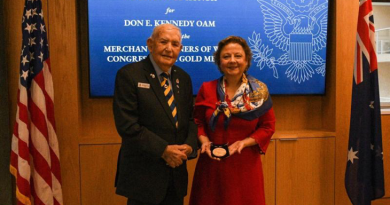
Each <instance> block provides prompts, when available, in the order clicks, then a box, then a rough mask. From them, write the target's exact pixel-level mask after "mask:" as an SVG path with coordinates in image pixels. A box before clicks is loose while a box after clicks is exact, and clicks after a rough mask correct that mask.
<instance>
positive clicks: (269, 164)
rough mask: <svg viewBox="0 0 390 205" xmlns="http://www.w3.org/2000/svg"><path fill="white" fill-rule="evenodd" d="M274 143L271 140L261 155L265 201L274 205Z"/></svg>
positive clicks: (268, 204)
mask: <svg viewBox="0 0 390 205" xmlns="http://www.w3.org/2000/svg"><path fill="white" fill-rule="evenodd" d="M275 146H276V143H275V141H274V140H271V142H270V144H269V146H268V149H267V152H266V154H265V155H262V156H261V160H262V162H263V173H264V188H265V190H264V191H265V202H266V204H267V205H275V200H276V193H275V189H276V181H275V180H276V147H275Z"/></svg>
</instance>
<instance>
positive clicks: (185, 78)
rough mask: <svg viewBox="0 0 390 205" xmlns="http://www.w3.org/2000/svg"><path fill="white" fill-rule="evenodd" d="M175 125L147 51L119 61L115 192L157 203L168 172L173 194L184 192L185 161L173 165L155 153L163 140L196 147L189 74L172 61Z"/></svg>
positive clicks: (161, 149)
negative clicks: (123, 63) (118, 146)
mask: <svg viewBox="0 0 390 205" xmlns="http://www.w3.org/2000/svg"><path fill="white" fill-rule="evenodd" d="M171 82H172V89H173V93H174V97H175V101H176V109H177V111H178V112H177V114H178V123H179V126H178V128H176V126H175V123H174V119H173V117H172V112H171V109H170V108H169V106H168V103H167V100H166V99H165V96H164V93H163V88H161V86H160V82H159V80H158V76H157V75H156V72H155V70H154V68H153V65H152V63H151V61H150V58H149V56H148V57H147V58H146V59H144V60H142V61H140V62H137V63H132V64H128V65H126V66H124V67H122V68H121V69H120V70H119V71H118V73H117V76H116V80H115V92H114V102H113V110H114V118H115V125H116V128H117V131H118V133H119V135H120V136H121V138H122V146H121V149H120V152H119V156H118V167H117V173H116V179H115V185H116V193H117V194H119V195H122V196H125V197H127V198H130V199H135V200H138V201H141V202H145V203H156V204H157V203H160V202H161V201H162V200H163V199H164V197H165V195H166V190H167V187H168V183H169V179H171V177H173V181H174V185H175V189H176V192H177V194H178V196H183V197H184V196H185V195H186V194H187V183H188V175H187V168H186V163H185V162H184V163H183V164H182V165H180V166H179V167H176V168H174V169H173V168H171V167H169V166H167V165H166V162H165V161H164V160H163V159H162V158H161V156H162V154H163V152H164V150H165V148H166V146H167V145H172V144H179V145H180V144H188V145H190V146H191V147H192V149H193V150H194V151H195V153H196V150H197V128H196V125H195V123H194V121H193V117H192V111H193V94H192V83H191V78H190V76H189V75H188V74H187V73H186V72H185V71H183V70H182V69H181V68H179V67H177V66H173V67H172V71H171Z"/></svg>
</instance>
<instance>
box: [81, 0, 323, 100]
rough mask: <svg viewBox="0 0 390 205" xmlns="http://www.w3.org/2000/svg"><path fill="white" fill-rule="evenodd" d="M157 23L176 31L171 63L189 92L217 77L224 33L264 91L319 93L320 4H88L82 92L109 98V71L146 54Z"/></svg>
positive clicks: (198, 0) (97, 0) (240, 0)
mask: <svg viewBox="0 0 390 205" xmlns="http://www.w3.org/2000/svg"><path fill="white" fill-rule="evenodd" d="M164 23H171V24H174V25H176V26H178V27H179V28H180V29H181V32H182V44H183V49H182V51H181V53H180V55H179V57H178V59H177V62H176V65H177V66H179V67H181V68H183V69H184V70H185V71H186V72H187V73H188V74H189V75H190V76H191V79H192V82H193V89H194V94H196V93H197V92H198V90H199V88H200V86H201V84H202V83H203V82H206V81H211V80H214V79H217V78H219V77H220V76H221V73H220V72H219V70H218V68H217V66H216V65H215V64H214V58H213V53H214V52H215V50H216V47H217V45H218V42H219V41H220V40H222V39H224V38H226V37H228V36H231V35H235V36H240V37H242V38H244V39H245V40H246V41H247V43H248V45H249V46H250V48H251V50H252V53H253V57H252V62H251V67H250V68H249V71H248V74H250V75H252V76H254V77H255V78H257V79H259V80H261V81H263V82H264V83H265V84H267V86H268V89H269V91H270V93H271V94H287V95H290V94H324V92H325V73H326V69H325V68H326V47H327V27H328V26H327V24H328V1H327V0H304V1H302V0H88V26H89V69H90V70H89V71H90V72H89V73H90V76H89V80H90V82H89V84H90V95H91V96H92V97H103V96H112V95H113V92H114V84H115V75H116V73H117V71H118V70H119V69H120V68H121V67H122V66H124V65H126V64H128V63H133V62H137V61H140V60H142V59H144V58H146V57H147V55H148V49H147V46H146V40H147V38H148V37H149V36H150V35H151V33H152V31H153V28H154V27H155V26H157V25H160V24H164Z"/></svg>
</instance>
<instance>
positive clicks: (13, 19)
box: [2, 1, 24, 131]
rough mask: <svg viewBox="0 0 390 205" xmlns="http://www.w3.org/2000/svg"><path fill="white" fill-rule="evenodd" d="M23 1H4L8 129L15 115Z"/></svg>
mask: <svg viewBox="0 0 390 205" xmlns="http://www.w3.org/2000/svg"><path fill="white" fill-rule="evenodd" d="M23 8H24V1H4V8H2V9H4V24H5V25H4V27H5V28H7V29H6V30H5V43H6V66H7V69H8V85H9V101H10V103H9V106H10V126H11V128H10V130H11V131H12V130H13V124H14V121H15V116H16V99H17V98H16V95H17V92H18V83H19V69H20V52H21V49H22V28H21V25H22V15H23Z"/></svg>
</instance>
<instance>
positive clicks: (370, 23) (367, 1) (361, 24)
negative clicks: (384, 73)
mask: <svg viewBox="0 0 390 205" xmlns="http://www.w3.org/2000/svg"><path fill="white" fill-rule="evenodd" d="M359 4H360V7H359V16H358V26H357V35H356V50H355V65H354V73H353V76H354V79H355V83H356V84H359V83H361V82H362V81H363V80H364V79H363V69H364V68H363V56H364V57H365V58H366V59H367V60H368V63H369V69H370V72H373V71H374V70H376V69H377V68H378V63H377V59H376V52H375V27H374V15H373V12H372V3H371V0H361V1H360V2H359Z"/></svg>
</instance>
